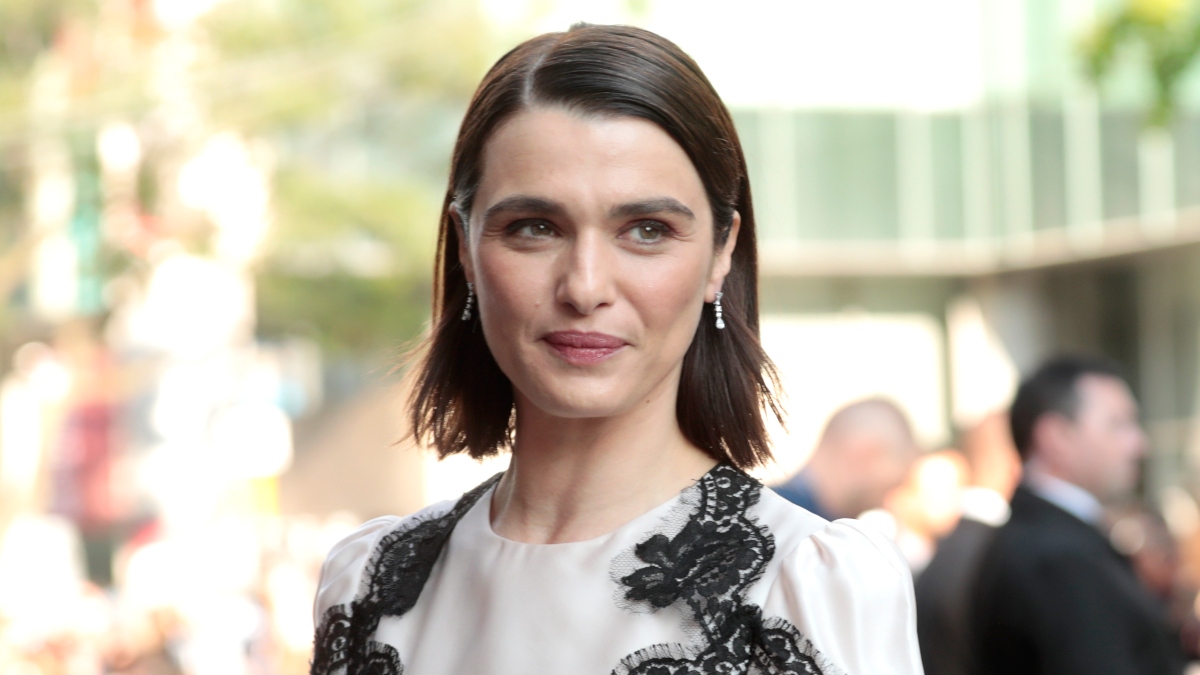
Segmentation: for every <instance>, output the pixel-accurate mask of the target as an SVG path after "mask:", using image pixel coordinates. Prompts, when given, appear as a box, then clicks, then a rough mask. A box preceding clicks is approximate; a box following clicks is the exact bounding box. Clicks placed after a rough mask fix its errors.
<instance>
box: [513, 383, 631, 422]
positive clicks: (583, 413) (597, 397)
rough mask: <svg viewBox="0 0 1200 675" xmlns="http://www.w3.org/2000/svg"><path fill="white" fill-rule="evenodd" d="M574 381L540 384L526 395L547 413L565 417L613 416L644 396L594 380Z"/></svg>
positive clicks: (531, 402) (539, 408) (626, 409)
mask: <svg viewBox="0 0 1200 675" xmlns="http://www.w3.org/2000/svg"><path fill="white" fill-rule="evenodd" d="M558 384H560V385H561V383H558ZM572 384H574V385H575V386H565V387H564V386H553V387H545V388H541V389H540V390H538V391H536V392H534V393H532V394H526V395H525V397H524V398H525V399H526V400H527V401H528V402H529V403H530V404H532V405H533V406H535V407H536V408H537V409H538V410H541V411H542V412H544V413H546V414H547V415H552V416H554V417H561V418H564V419H590V418H601V417H614V416H616V415H620V414H622V413H624V412H627V411H628V410H630V409H631V408H633V407H634V406H635V405H636V404H637V402H638V401H639V400H641V398H642V397H639V396H632V395H627V394H628V393H627V392H619V391H612V390H611V389H609V388H607V387H604V386H603V385H602V384H601V383H599V382H595V381H592V382H576V383H572Z"/></svg>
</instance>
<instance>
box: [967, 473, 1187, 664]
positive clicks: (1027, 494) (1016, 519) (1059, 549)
mask: <svg viewBox="0 0 1200 675" xmlns="http://www.w3.org/2000/svg"><path fill="white" fill-rule="evenodd" d="M972 605H973V606H972V608H971V615H972V622H971V624H972V625H971V630H972V632H973V645H974V651H975V672H976V673H978V674H979V675H1017V674H1020V675H1038V674H1041V675H1085V674H1086V675H1178V674H1179V673H1182V672H1183V668H1184V662H1183V656H1182V654H1181V652H1180V646H1179V638H1178V635H1175V634H1173V632H1172V631H1171V629H1170V628H1169V627H1168V625H1167V622H1166V618H1165V612H1164V610H1163V608H1162V607H1161V606H1160V605H1159V604H1158V602H1157V601H1155V600H1154V598H1152V597H1151V596H1150V594H1149V592H1147V591H1146V590H1145V588H1144V587H1143V586H1142V585H1141V583H1140V582H1139V581H1138V579H1137V577H1136V576H1134V573H1133V569H1132V567H1131V566H1130V564H1129V561H1128V560H1127V559H1126V558H1124V557H1123V556H1121V555H1120V554H1119V553H1117V552H1116V550H1115V549H1113V548H1112V546H1111V545H1110V544H1109V542H1108V539H1107V538H1106V537H1105V536H1104V535H1103V534H1101V532H1100V531H1099V530H1097V529H1096V528H1095V527H1093V526H1091V525H1089V524H1087V523H1085V522H1083V521H1082V520H1080V519H1078V518H1076V517H1075V516H1073V515H1071V514H1070V513H1067V512H1066V511H1064V510H1063V509H1061V508H1059V507H1058V506H1055V505H1054V504H1051V503H1050V502H1048V501H1046V500H1044V499H1042V498H1041V497H1038V496H1037V495H1035V494H1034V493H1033V492H1032V491H1030V490H1029V489H1028V488H1026V487H1024V486H1022V487H1020V488H1018V489H1017V492H1016V494H1015V495H1014V496H1013V502H1012V517H1011V518H1010V519H1009V521H1008V522H1007V523H1005V524H1004V526H1002V527H1001V528H999V529H998V530H997V531H996V535H995V537H994V539H993V541H992V544H991V546H990V548H989V550H988V552H987V554H986V555H985V557H984V560H983V563H982V565H981V567H980V572H979V581H978V585H977V587H976V592H975V593H974V595H973V602H972Z"/></svg>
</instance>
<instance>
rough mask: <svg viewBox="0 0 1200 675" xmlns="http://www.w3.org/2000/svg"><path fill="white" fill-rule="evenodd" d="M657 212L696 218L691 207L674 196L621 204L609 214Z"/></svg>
mask: <svg viewBox="0 0 1200 675" xmlns="http://www.w3.org/2000/svg"><path fill="white" fill-rule="evenodd" d="M656 213H673V214H675V215H677V216H683V217H685V218H690V219H692V220H695V219H696V214H694V213H692V210H691V209H689V208H688V207H686V206H684V205H683V203H682V202H680V201H679V200H678V199H675V198H673V197H655V198H653V199H643V200H641V201H637V202H629V203H628V204H621V205H620V206H615V207H613V209H612V211H610V212H609V215H610V216H612V217H613V218H637V217H639V216H652V215H654V214H656Z"/></svg>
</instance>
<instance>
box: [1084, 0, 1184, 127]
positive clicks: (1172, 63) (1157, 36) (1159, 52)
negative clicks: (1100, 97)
mask: <svg viewBox="0 0 1200 675" xmlns="http://www.w3.org/2000/svg"><path fill="white" fill-rule="evenodd" d="M1198 5H1200V3H1197V2H1195V0H1127V1H1126V2H1125V3H1124V4H1122V5H1121V6H1120V7H1119V8H1118V9H1117V10H1116V11H1113V12H1111V13H1109V14H1108V15H1106V16H1104V17H1103V18H1102V19H1101V20H1100V21H1098V22H1097V23H1096V25H1095V27H1094V28H1093V30H1092V31H1091V32H1090V33H1089V34H1088V35H1087V36H1086V38H1085V40H1084V42H1083V50H1082V51H1083V56H1084V60H1085V63H1086V67H1087V71H1088V74H1089V75H1090V76H1091V78H1092V79H1093V81H1095V82H1097V83H1100V82H1102V81H1103V80H1104V79H1105V78H1106V77H1107V76H1108V75H1109V74H1110V73H1111V72H1112V71H1113V70H1114V69H1115V68H1116V65H1117V63H1118V61H1119V60H1120V59H1121V57H1122V56H1123V55H1126V56H1130V57H1133V58H1136V59H1137V61H1138V63H1139V66H1140V67H1141V68H1144V69H1146V70H1148V71H1149V75H1150V79H1151V80H1152V81H1153V83H1154V94H1153V101H1152V102H1151V103H1150V107H1149V112H1148V114H1147V116H1146V123H1147V125H1148V126H1154V127H1166V126H1169V125H1170V124H1171V122H1172V121H1173V119H1174V118H1175V115H1176V111H1177V109H1178V106H1179V90H1180V86H1181V84H1182V82H1183V77H1184V75H1185V74H1186V73H1187V72H1188V70H1189V69H1190V68H1192V67H1193V66H1194V65H1195V64H1196V61H1197V55H1198V54H1200V12H1198V11H1197V9H1198ZM1130 52H1132V53H1130Z"/></svg>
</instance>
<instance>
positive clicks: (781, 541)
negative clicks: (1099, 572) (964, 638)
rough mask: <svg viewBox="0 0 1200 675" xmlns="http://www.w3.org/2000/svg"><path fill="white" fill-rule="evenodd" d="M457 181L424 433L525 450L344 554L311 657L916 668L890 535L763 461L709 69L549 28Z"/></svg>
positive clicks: (476, 123) (369, 666)
mask: <svg viewBox="0 0 1200 675" xmlns="http://www.w3.org/2000/svg"><path fill="white" fill-rule="evenodd" d="M450 176H451V177H450V186H449V190H448V193H447V196H446V200H445V203H444V207H443V213H442V221H441V231H440V236H439V241H440V251H439V262H438V266H437V269H438V271H439V275H440V276H439V278H438V285H437V289H436V293H435V298H436V300H435V314H434V326H435V328H434V330H433V335H432V336H431V341H430V344H429V345H428V351H427V352H426V354H425V357H424V360H423V361H422V362H421V363H420V364H419V365H418V366H417V375H416V380H415V387H414V390H413V391H414V393H413V397H412V399H411V406H412V407H411V415H412V421H413V424H414V433H415V434H416V436H417V437H418V438H420V439H423V440H425V441H426V442H428V443H429V444H430V445H432V446H433V447H434V448H436V449H437V451H438V452H439V453H440V454H441V455H442V456H447V455H452V454H455V453H467V454H469V455H470V456H473V457H485V456H488V455H493V454H495V453H498V452H502V451H511V455H512V457H511V464H510V466H509V469H508V470H507V471H505V472H504V473H503V474H500V475H497V476H496V477H494V478H492V479H490V480H488V481H486V482H484V483H483V484H482V485H480V486H478V487H477V488H475V489H473V490H471V491H469V492H468V493H467V494H465V495H464V496H463V497H462V498H461V499H458V500H454V501H450V502H444V503H441V504H436V505H434V506H431V507H429V508H427V509H425V510H423V511H421V512H419V513H417V514H416V515H413V516H410V517H407V518H396V517H384V518H380V519H376V520H373V521H371V522H368V523H367V524H366V525H364V526H362V527H361V528H359V529H358V530H357V531H355V532H354V533H353V534H352V535H350V536H349V537H347V538H346V539H344V540H343V541H342V542H341V543H339V544H338V545H337V546H335V547H334V549H333V550H332V552H331V553H330V555H329V557H328V558H327V560H326V562H325V565H324V568H323V570H322V575H321V582H320V586H319V590H318V592H317V597H316V603H315V619H316V621H317V632H316V644H315V650H314V658H313V666H312V671H313V672H314V673H361V672H371V673H377V674H379V675H386V674H388V673H391V674H393V675H395V674H398V673H400V672H413V673H421V674H422V675H439V674H441V675H451V674H461V673H473V674H477V675H483V674H487V673H497V674H499V673H504V674H515V673H574V674H580V675H582V674H586V673H596V674H597V675H599V674H600V673H610V672H620V673H651V672H656V673H662V672H691V673H716V672H747V671H748V670H751V669H753V670H756V671H761V672H779V673H784V672H788V673H798V672H806V673H814V674H815V673H825V674H827V675H832V674H833V673H842V672H851V673H872V674H873V675H886V674H896V675H901V674H903V675H917V674H919V673H920V672H921V664H920V657H919V653H918V649H917V644H916V630H915V617H914V608H913V605H912V599H911V597H912V596H911V587H910V584H911V581H910V577H909V573H908V570H907V569H906V568H905V566H904V562H903V561H902V560H901V559H900V556H899V555H898V553H897V551H896V549H895V547H894V546H892V544H891V542H889V541H887V540H886V539H885V538H883V537H882V536H880V535H879V534H877V533H874V532H871V531H870V530H869V529H868V528H865V527H862V526H860V525H859V524H858V523H855V522H853V521H842V522H839V523H832V524H831V523H828V522H826V521H825V520H823V519H822V518H820V517H818V516H815V515H813V514H811V513H808V512H806V511H804V510H802V509H799V508H796V507H795V506H794V505H792V504H791V503H789V502H787V501H786V500H784V499H782V498H780V497H778V496H777V495H775V494H774V493H772V492H771V491H769V490H763V489H762V486H761V484H759V483H758V482H757V481H755V480H754V479H752V478H751V477H749V476H748V475H747V474H746V473H744V471H743V470H744V469H746V468H749V467H752V466H755V465H757V464H760V463H761V462H763V461H765V460H766V459H768V458H769V456H770V452H769V448H768V445H767V437H766V428H765V425H764V421H763V416H764V414H765V413H766V411H767V410H769V409H772V408H774V403H773V400H772V397H771V393H770V391H771V389H770V387H769V386H768V385H769V383H770V380H771V377H772V367H771V365H770V362H769V361H768V359H767V357H766V355H765V354H764V353H763V352H762V349H761V347H760V346H759V342H758V309H757V307H758V298H757V289H756V249H755V233H754V224H755V223H754V214H753V210H752V208H751V201H750V192H749V182H748V179H747V174H746V165H745V160H744V158H743V154H742V151H741V147H740V144H739V141H738V137H737V134H736V131H735V130H734V127H733V123H732V120H731V118H730V115H729V113H728V111H727V110H726V108H725V106H724V104H722V102H721V101H720V98H719V97H718V95H717V94H716V92H715V91H714V90H713V88H712V86H711V84H709V82H708V81H707V80H706V79H705V77H704V76H703V75H702V74H701V71H700V69H699V68H698V66H697V65H696V64H695V63H694V62H693V61H692V60H691V59H690V58H689V57H688V56H687V55H686V54H684V53H683V52H682V51H681V50H680V49H679V48H678V47H677V46H675V45H674V44H673V43H671V42H669V41H667V40H665V39H663V38H661V37H659V36H657V35H655V34H653V33H650V32H648V31H645V30H641V29H637V28H631V27H620V26H588V25H579V26H576V27H574V28H572V29H571V30H570V31H568V32H566V33H550V34H545V35H542V36H539V37H536V38H533V39H531V40H529V41H527V42H525V43H523V44H521V45H520V46H518V47H517V48H515V49H514V50H513V51H511V52H509V53H508V54H507V55H506V56H504V57H503V58H502V59H501V60H500V61H499V62H498V63H497V64H496V65H495V66H493V68H492V69H491V70H490V71H489V72H488V74H487V75H486V76H485V78H484V80H483V82H482V84H481V85H480V87H479V89H478V90H477V91H476V94H475V96H474V97H473V99H472V102H471V104H470V106H469V108H468V111H467V114H466V118H465V120H464V122H463V125H462V128H461V130H460V132H459V137H458V141H457V143H456V147H455V151H454V156H453V160H452V165H451V171H450ZM664 610H665V611H664Z"/></svg>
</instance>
